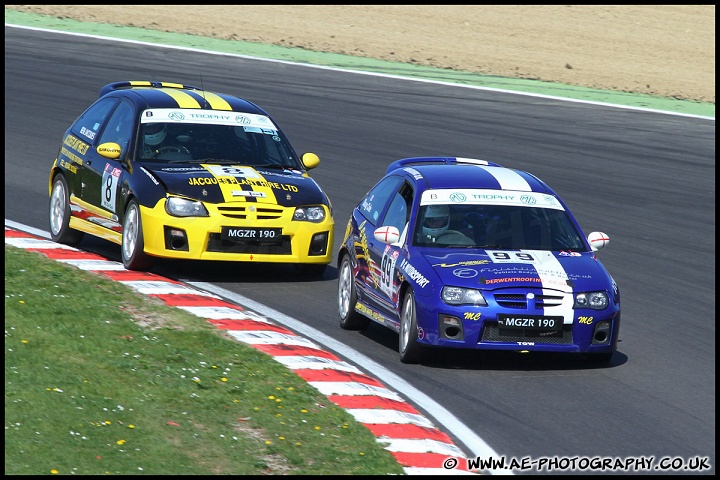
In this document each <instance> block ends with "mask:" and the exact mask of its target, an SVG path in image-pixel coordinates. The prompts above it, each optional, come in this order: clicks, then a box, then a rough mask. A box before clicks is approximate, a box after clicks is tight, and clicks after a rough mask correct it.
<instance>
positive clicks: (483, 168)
mask: <svg viewBox="0 0 720 480" xmlns="http://www.w3.org/2000/svg"><path fill="white" fill-rule="evenodd" d="M400 170H402V171H404V174H405V175H407V176H408V177H410V178H412V179H414V180H415V182H416V183H417V184H418V185H420V186H421V190H428V189H489V190H508V191H531V192H539V193H548V194H553V195H554V192H553V191H552V189H550V187H549V186H548V185H546V184H545V182H543V181H542V180H540V179H539V178H537V177H536V176H535V175H532V174H530V173H528V172H525V171H522V170H515V169H511V168H505V167H503V166H501V165H499V164H497V163H493V162H488V161H485V160H478V159H470V158H456V157H413V158H405V159H402V160H398V161H396V162H393V163H392V164H390V166H388V168H387V174H390V173H391V172H393V171H395V172H396V173H397V172H398V171H400Z"/></svg>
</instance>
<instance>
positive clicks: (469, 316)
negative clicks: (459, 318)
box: [463, 312, 481, 322]
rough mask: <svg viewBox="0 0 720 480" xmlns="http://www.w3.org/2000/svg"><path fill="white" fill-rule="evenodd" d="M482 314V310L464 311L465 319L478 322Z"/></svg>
mask: <svg viewBox="0 0 720 480" xmlns="http://www.w3.org/2000/svg"><path fill="white" fill-rule="evenodd" d="M480 315H481V313H480V312H464V313H463V318H464V319H465V320H472V321H474V322H477V321H478V320H480Z"/></svg>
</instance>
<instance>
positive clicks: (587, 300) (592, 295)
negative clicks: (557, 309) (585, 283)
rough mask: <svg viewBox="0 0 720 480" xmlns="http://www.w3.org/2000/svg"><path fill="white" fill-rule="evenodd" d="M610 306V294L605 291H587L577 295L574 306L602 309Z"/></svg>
mask: <svg viewBox="0 0 720 480" xmlns="http://www.w3.org/2000/svg"><path fill="white" fill-rule="evenodd" d="M607 306H608V296H607V293H605V292H586V293H578V294H577V295H575V305H573V308H592V309H593V310H602V309H604V308H607Z"/></svg>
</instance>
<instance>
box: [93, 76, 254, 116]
mask: <svg viewBox="0 0 720 480" xmlns="http://www.w3.org/2000/svg"><path fill="white" fill-rule="evenodd" d="M118 95H124V96H131V97H132V98H133V99H134V100H135V101H136V102H139V103H141V104H142V103H144V105H142V106H141V108H143V109H147V108H200V109H206V110H225V111H232V112H243V113H256V114H260V115H267V112H265V111H264V110H263V109H262V108H260V107H259V106H257V105H255V104H254V103H252V102H250V101H248V100H245V99H242V98H239V97H235V96H233V95H228V94H224V93H215V92H208V91H206V90H203V89H202V88H198V87H195V86H192V85H183V84H179V83H170V82H152V81H144V80H142V81H123V82H114V83H109V84H107V85H105V86H103V87H102V88H101V89H100V95H99V96H100V97H104V96H118Z"/></svg>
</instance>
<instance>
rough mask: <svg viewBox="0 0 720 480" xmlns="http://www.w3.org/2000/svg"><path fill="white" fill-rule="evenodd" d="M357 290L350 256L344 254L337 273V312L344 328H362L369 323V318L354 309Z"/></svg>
mask: <svg viewBox="0 0 720 480" xmlns="http://www.w3.org/2000/svg"><path fill="white" fill-rule="evenodd" d="M356 303H357V291H356V290H355V278H354V277H353V268H352V262H350V256H349V255H345V256H344V257H343V259H342V262H341V263H340V273H339V275H338V314H339V316H340V327H341V328H343V329H345V330H363V329H365V328H367V327H368V326H369V325H370V319H369V318H367V317H365V316H363V315H361V314H359V313H358V312H356V311H355V304H356Z"/></svg>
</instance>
